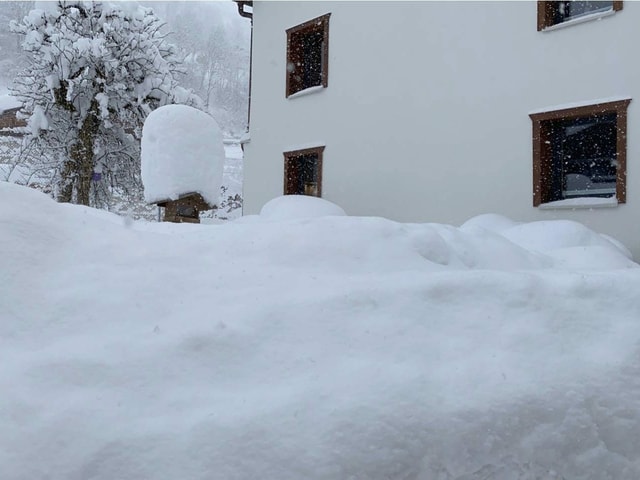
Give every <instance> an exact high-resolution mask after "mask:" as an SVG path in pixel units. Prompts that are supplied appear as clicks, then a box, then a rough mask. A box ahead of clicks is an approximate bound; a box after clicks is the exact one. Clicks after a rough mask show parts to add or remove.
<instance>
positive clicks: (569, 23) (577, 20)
mask: <svg viewBox="0 0 640 480" xmlns="http://www.w3.org/2000/svg"><path fill="white" fill-rule="evenodd" d="M615 13H616V10H613V9H611V10H607V11H606V12H596V13H592V14H590V15H585V16H584V17H579V18H574V19H573V20H567V21H566V22H562V23H557V24H555V25H551V26H550V27H546V28H543V29H542V30H541V31H542V32H552V31H553V30H560V29H562V28H567V27H572V26H573V25H578V24H580V23H585V22H592V21H594V20H600V19H601V18H605V17H610V16H611V15H614V14H615Z"/></svg>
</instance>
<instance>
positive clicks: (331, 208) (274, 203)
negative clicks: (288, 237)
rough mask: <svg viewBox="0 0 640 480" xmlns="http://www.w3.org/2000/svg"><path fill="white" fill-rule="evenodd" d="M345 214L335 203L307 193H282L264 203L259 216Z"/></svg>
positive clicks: (305, 216) (287, 218)
mask: <svg viewBox="0 0 640 480" xmlns="http://www.w3.org/2000/svg"><path fill="white" fill-rule="evenodd" d="M345 215H346V213H345V211H344V210H343V209H342V208H340V207H339V206H338V205H336V204H335V203H331V202H329V201H328V200H325V199H323V198H318V197H311V196H308V195H283V196H281V197H277V198H274V199H273V200H270V201H269V202H267V203H265V205H264V206H263V207H262V210H261V211H260V217H262V218H263V219H267V220H294V219H297V218H316V217H326V216H345Z"/></svg>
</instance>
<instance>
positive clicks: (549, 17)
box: [538, 0, 623, 32]
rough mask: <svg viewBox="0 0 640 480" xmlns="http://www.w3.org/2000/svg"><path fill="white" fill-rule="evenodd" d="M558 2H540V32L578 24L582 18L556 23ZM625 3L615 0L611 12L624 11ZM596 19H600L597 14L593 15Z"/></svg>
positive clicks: (545, 0) (540, 0)
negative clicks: (556, 5) (559, 26)
mask: <svg viewBox="0 0 640 480" xmlns="http://www.w3.org/2000/svg"><path fill="white" fill-rule="evenodd" d="M557 3H559V2H557V1H547V0H538V31H539V32H541V31H543V30H546V29H548V28H550V27H554V26H556V25H564V24H569V23H573V22H578V21H579V20H580V18H576V19H570V20H566V21H564V22H559V23H554V20H553V18H554V7H555V5H554V4H557ZM622 5H623V2H622V0H614V1H613V5H612V10H611V12H619V11H620V10H622ZM605 13H607V12H600V15H603V14H605ZM593 15H594V17H596V18H597V17H598V14H597V13H594V14H593Z"/></svg>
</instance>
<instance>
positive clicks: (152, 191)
mask: <svg viewBox="0 0 640 480" xmlns="http://www.w3.org/2000/svg"><path fill="white" fill-rule="evenodd" d="M224 159H225V157H224V144H223V142H222V132H221V131H220V128H219V127H218V124H217V123H216V121H215V120H214V119H213V118H212V117H211V116H209V115H207V114H206V113H204V112H201V111H200V110H197V109H195V108H193V107H188V106H186V105H166V106H164V107H160V108H158V109H157V110H154V111H153V112H151V114H150V115H149V116H148V117H147V119H146V121H145V123H144V128H143V130H142V165H141V171H142V182H143V184H144V198H145V200H146V201H147V202H149V203H154V202H158V201H162V200H168V199H177V198H178V197H179V196H180V195H184V194H186V193H193V192H197V193H199V194H201V195H202V196H203V198H204V199H205V200H206V201H207V202H208V203H209V204H211V205H215V204H217V203H218V199H219V195H220V184H221V182H222V169H223V165H224Z"/></svg>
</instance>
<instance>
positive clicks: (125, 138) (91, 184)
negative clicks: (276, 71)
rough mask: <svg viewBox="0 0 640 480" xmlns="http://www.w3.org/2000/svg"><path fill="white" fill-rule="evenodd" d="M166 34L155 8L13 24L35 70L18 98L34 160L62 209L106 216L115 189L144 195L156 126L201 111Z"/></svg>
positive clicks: (17, 90)
mask: <svg viewBox="0 0 640 480" xmlns="http://www.w3.org/2000/svg"><path fill="white" fill-rule="evenodd" d="M163 26H164V25H163V23H162V22H161V21H160V19H159V18H158V17H157V16H156V15H155V14H154V13H153V10H151V9H150V8H144V7H141V6H138V5H135V6H134V5H131V4H126V3H117V4H111V3H103V2H91V1H78V0H75V1H58V2H56V3H55V4H49V5H48V6H47V8H46V9H35V10H32V11H31V12H30V13H29V14H28V15H27V16H26V17H24V19H23V20H22V22H19V23H18V22H12V24H11V28H12V30H13V31H14V32H17V33H20V34H23V35H24V42H23V49H24V50H25V51H26V52H27V54H28V56H29V63H30V64H29V66H28V67H27V68H26V69H25V70H24V71H23V72H22V73H21V74H20V75H19V76H18V77H17V78H16V80H15V82H14V85H13V88H12V93H13V94H14V95H15V96H16V97H18V98H19V99H20V100H21V102H22V103H23V112H24V114H25V115H26V116H27V117H31V118H32V121H30V122H29V124H28V125H29V126H28V127H27V132H26V133H27V137H26V141H27V142H28V143H29V145H30V148H26V149H24V151H25V152H29V159H28V160H29V162H30V163H31V165H32V166H34V167H35V168H36V169H38V170H39V171H40V173H41V174H42V173H46V174H48V175H49V176H50V179H51V182H52V184H53V186H54V189H55V191H56V192H57V195H58V199H59V200H60V201H67V202H68V201H74V202H76V203H81V204H85V205H89V204H92V205H95V206H102V205H101V204H103V203H104V202H105V201H107V200H108V197H109V191H110V189H112V188H119V189H122V190H126V191H132V192H133V191H137V192H140V191H141V184H140V155H139V150H140V147H139V138H140V132H141V128H142V125H143V123H144V119H145V118H146V116H147V115H148V114H149V113H150V112H151V111H153V110H154V109H155V108H158V107H159V106H162V105H166V104H172V103H183V104H188V105H192V106H195V107H199V106H201V101H200V99H199V98H198V97H197V96H195V95H193V94H192V93H191V92H190V91H187V90H185V89H183V88H181V87H180V86H179V85H178V82H177V79H176V76H177V74H178V73H180V64H179V60H178V58H177V57H176V54H175V49H174V47H173V46H172V45H171V44H169V43H167V41H166V34H165V33H164V31H163V28H162V27H163ZM96 173H98V175H96Z"/></svg>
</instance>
